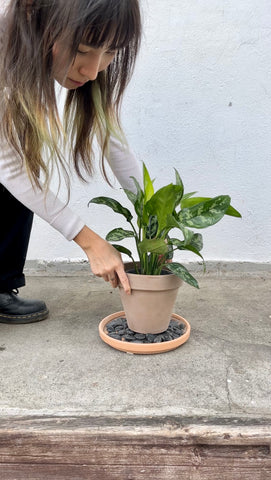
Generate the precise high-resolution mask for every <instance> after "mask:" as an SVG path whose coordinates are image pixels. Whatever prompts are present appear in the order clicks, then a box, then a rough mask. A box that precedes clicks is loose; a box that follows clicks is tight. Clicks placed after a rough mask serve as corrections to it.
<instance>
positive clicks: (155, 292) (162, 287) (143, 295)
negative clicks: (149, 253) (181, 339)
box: [119, 263, 183, 334]
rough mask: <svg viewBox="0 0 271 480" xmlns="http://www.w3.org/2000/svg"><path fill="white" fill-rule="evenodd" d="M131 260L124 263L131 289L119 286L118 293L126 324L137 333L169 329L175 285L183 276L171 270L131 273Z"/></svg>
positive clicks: (176, 289)
mask: <svg viewBox="0 0 271 480" xmlns="http://www.w3.org/2000/svg"><path fill="white" fill-rule="evenodd" d="M132 268H133V264H131V263H128V264H126V265H125V270H126V273H127V276H128V278H129V282H130V285H131V290H132V293H131V295H126V293H125V292H124V290H123V288H122V287H121V286H120V287H119V291H120V297H121V301H122V305H123V309H124V311H125V316H126V320H127V323H128V327H129V328H130V329H131V330H133V331H134V332H137V333H144V334H146V333H148V334H157V333H162V332H165V331H166V330H167V329H168V326H169V323H170V320H171V317H172V311H173V308H174V304H175V301H176V297H177V293H178V289H179V287H180V286H181V284H182V283H183V282H182V280H181V279H180V278H179V277H177V276H176V275H173V274H172V273H170V272H167V271H165V272H163V273H164V274H163V275H138V274H136V273H132V272H131V269H132Z"/></svg>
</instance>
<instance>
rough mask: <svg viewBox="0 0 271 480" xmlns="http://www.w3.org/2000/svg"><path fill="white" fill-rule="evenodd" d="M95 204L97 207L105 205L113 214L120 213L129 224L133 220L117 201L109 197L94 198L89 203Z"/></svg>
mask: <svg viewBox="0 0 271 480" xmlns="http://www.w3.org/2000/svg"><path fill="white" fill-rule="evenodd" d="M90 203H97V204H98V205H106V206H107V207H110V208H112V210H114V212H116V213H120V214H121V215H124V217H125V218H126V220H127V221H128V222H130V221H131V220H132V218H133V216H132V214H131V212H130V211H129V210H128V208H124V207H123V206H122V205H121V204H120V203H119V202H117V200H114V198H110V197H95V198H92V199H91V200H90V201H89V203H88V206H89V204H90Z"/></svg>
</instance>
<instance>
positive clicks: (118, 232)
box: [106, 227, 135, 242]
mask: <svg viewBox="0 0 271 480" xmlns="http://www.w3.org/2000/svg"><path fill="white" fill-rule="evenodd" d="M134 236H135V234H134V232H132V231H130V230H123V228H121V227H119V228H114V230H111V232H109V233H108V234H107V235H106V240H107V241H108V242H120V240H123V239H124V238H128V237H134Z"/></svg>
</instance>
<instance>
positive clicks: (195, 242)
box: [190, 233, 203, 251]
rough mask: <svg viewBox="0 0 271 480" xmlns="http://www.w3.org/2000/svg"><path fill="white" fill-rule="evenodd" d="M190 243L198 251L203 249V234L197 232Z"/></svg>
mask: <svg viewBox="0 0 271 480" xmlns="http://www.w3.org/2000/svg"><path fill="white" fill-rule="evenodd" d="M190 245H191V246H192V247H194V248H196V249H197V250H198V251H200V250H202V249H203V238H202V235H201V233H195V234H194V236H193V238H192V240H191V242H190Z"/></svg>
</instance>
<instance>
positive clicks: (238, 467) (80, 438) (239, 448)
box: [0, 417, 271, 480]
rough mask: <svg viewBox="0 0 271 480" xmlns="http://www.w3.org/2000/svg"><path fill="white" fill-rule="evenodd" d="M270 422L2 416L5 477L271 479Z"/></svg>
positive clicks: (1, 471)
mask: <svg viewBox="0 0 271 480" xmlns="http://www.w3.org/2000/svg"><path fill="white" fill-rule="evenodd" d="M270 444H271V428H270V424H269V421H268V420H266V421H259V422H258V423H257V422H255V423H253V422H251V421H250V422H248V423H247V422H240V423H239V424H238V423H237V422H235V423H234V425H232V424H231V423H230V421H227V420H225V422H223V421H222V422H220V423H219V424H215V422H214V421H206V422H204V423H200V422H198V423H197V422H195V421H194V423H191V424H189V423H188V422H183V419H181V421H180V420H179V419H178V418H175V419H174V420H173V419H172V418H171V419H169V418H166V417H165V418H150V419H148V418H146V419H139V418H129V419H117V418H111V419H110V418H107V419H106V418H103V419H100V418H93V417H78V418H76V417H36V418H34V417H33V418H31V417H28V418H23V417H22V418H12V417H11V418H1V419H0V479H1V480H22V479H24V480H25V479H29V480H45V479H46V480H50V479H54V480H62V479H63V480H77V479H78V480H84V479H93V480H107V479H108V480H115V479H117V480H141V479H142V480H143V479H144V480H146V479H147V480H160V479H161V480H172V479H174V480H176V479H178V480H179V479H180V480H182V479H185V480H207V479H208V480H217V479H219V480H270V479H271V454H270Z"/></svg>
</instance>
